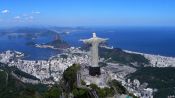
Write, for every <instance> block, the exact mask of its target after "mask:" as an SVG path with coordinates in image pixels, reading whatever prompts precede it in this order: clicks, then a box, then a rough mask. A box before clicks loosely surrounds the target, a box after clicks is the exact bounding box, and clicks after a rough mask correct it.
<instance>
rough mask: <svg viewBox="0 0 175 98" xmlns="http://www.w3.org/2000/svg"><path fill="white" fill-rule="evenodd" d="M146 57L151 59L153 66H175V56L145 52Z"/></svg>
mask: <svg viewBox="0 0 175 98" xmlns="http://www.w3.org/2000/svg"><path fill="white" fill-rule="evenodd" d="M144 56H145V58H147V59H148V60H150V63H151V64H150V66H152V67H175V58H173V57H165V56H160V55H151V54H144Z"/></svg>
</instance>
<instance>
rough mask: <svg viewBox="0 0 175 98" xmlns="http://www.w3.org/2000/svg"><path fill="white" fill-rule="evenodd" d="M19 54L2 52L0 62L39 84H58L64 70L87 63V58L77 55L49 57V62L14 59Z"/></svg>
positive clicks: (73, 49)
mask: <svg viewBox="0 0 175 98" xmlns="http://www.w3.org/2000/svg"><path fill="white" fill-rule="evenodd" d="M69 51H76V48H70V49H69ZM19 54H22V53H20V52H12V51H6V52H3V53H1V54H0V62H2V63H5V64H8V66H15V67H17V68H18V69H20V70H22V71H24V72H26V73H28V74H31V75H33V76H35V77H36V78H38V79H40V81H41V83H44V84H54V83H55V82H58V81H59V80H60V79H61V77H62V74H63V72H64V70H66V69H67V68H68V67H69V66H71V65H73V64H74V63H77V64H87V63H89V57H88V56H87V55H77V54H75V53H64V54H60V55H57V56H55V57H51V58H50V59H49V60H37V61H35V60H22V59H20V58H16V57H17V55H18V56H19ZM63 55H64V56H63ZM19 57H20V56H19ZM21 57H22V55H21ZM26 82H27V81H26Z"/></svg>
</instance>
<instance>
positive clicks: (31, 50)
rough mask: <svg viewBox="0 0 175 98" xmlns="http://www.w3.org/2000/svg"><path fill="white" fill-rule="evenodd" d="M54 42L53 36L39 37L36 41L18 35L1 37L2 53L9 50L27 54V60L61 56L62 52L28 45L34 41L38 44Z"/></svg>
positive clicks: (0, 46) (0, 49) (0, 47)
mask: <svg viewBox="0 0 175 98" xmlns="http://www.w3.org/2000/svg"><path fill="white" fill-rule="evenodd" d="M52 40H53V36H45V37H38V38H36V39H31V38H26V37H19V36H18V34H17V35H13V36H12V37H11V35H8V34H7V35H0V52H4V51H7V50H12V51H20V52H23V53H25V57H24V59H27V60H47V59H48V58H49V57H51V56H54V55H56V54H59V53H60V51H58V50H53V49H46V48H36V47H33V46H29V45H26V43H27V42H31V41H34V42H36V43H38V44H42V43H47V42H50V41H52Z"/></svg>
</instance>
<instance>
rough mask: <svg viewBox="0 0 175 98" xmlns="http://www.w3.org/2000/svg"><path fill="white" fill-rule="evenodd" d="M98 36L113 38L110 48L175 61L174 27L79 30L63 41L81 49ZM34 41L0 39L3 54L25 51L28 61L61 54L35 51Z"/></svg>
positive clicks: (47, 39) (43, 40) (40, 39)
mask: <svg viewBox="0 0 175 98" xmlns="http://www.w3.org/2000/svg"><path fill="white" fill-rule="evenodd" d="M93 32H96V33H97V36H98V37H102V38H109V40H108V41H107V43H108V45H109V46H113V47H117V48H121V49H125V50H130V51H136V52H142V53H149V54H156V55H163V56H171V57H175V28H173V27H125V28H124V27H116V28H93V29H92V28H91V29H85V30H77V31H73V32H70V33H69V34H60V35H61V38H62V40H64V41H66V42H68V43H69V44H70V45H71V46H76V47H78V46H81V45H82V44H83V43H82V42H80V41H79V40H80V39H86V38H90V37H92V33H93ZM31 40H33V39H28V38H23V37H22V38H21V37H12V38H11V37H9V35H0V52H3V51H6V50H16V51H21V52H24V53H25V54H26V57H25V58H24V59H32V60H39V59H48V58H49V57H51V56H54V55H57V54H59V53H61V52H60V51H58V50H53V49H42V48H35V47H32V46H28V45H26V43H27V42H30V41H31ZM52 40H53V36H44V37H38V38H36V39H34V41H35V42H37V43H39V44H40V43H47V42H50V41H52Z"/></svg>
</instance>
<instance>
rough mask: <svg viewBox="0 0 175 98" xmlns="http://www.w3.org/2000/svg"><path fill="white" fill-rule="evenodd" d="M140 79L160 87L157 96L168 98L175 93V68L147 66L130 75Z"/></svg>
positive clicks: (157, 97) (154, 86) (152, 85)
mask: <svg viewBox="0 0 175 98" xmlns="http://www.w3.org/2000/svg"><path fill="white" fill-rule="evenodd" d="M128 78H131V79H138V80H139V81H140V82H141V83H143V82H147V83H148V84H149V85H148V86H149V87H151V88H156V89H158V92H156V93H155V96H154V97H155V98H166V97H167V96H168V95H175V92H174V91H175V88H174V87H175V68H172V67H166V68H157V67H145V68H142V69H139V70H137V71H136V72H134V73H132V74H131V75H129V76H128Z"/></svg>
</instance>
